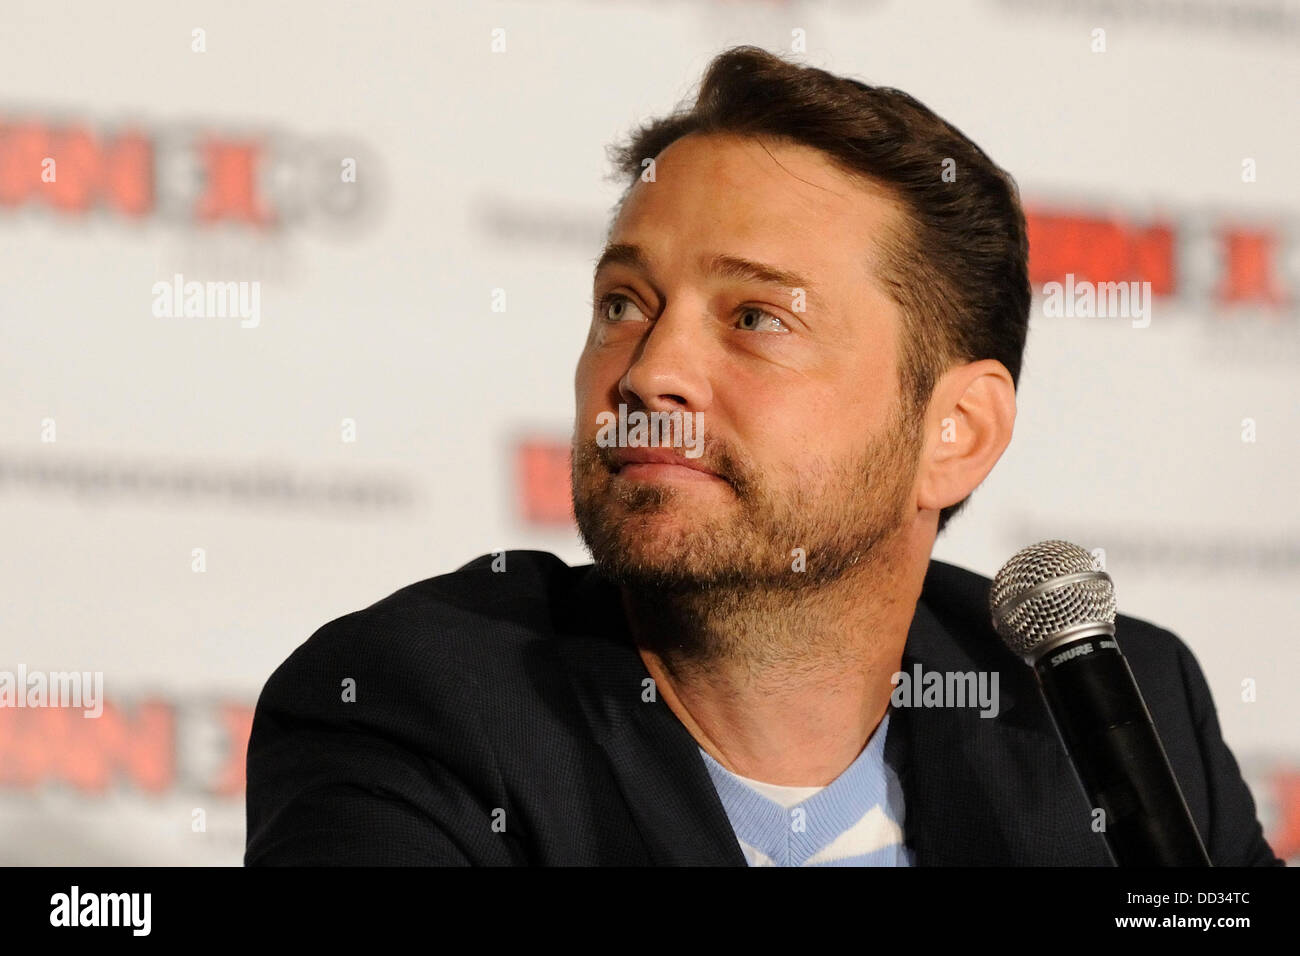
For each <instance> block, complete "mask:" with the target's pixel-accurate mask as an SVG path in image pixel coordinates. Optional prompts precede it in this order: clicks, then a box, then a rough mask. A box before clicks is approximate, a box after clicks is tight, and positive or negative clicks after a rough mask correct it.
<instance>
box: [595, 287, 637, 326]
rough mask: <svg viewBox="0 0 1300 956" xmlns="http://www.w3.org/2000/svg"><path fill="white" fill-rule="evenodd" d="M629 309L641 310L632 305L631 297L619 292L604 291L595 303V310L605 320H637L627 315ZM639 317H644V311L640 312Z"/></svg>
mask: <svg viewBox="0 0 1300 956" xmlns="http://www.w3.org/2000/svg"><path fill="white" fill-rule="evenodd" d="M631 309H635V310H636V311H637V312H641V310H640V309H637V307H636V306H635V305H633V303H632V300H631V299H629V298H628V297H627V296H625V295H623V294H621V293H619V292H606V293H605V294H604V295H602V296H601V297H600V301H599V302H597V303H596V312H597V313H598V314H599V315H600V317H601V318H603V319H604V320H605V321H606V322H635V321H637V320H636V319H631V318H629V317H628V311H629V310H631ZM641 318H642V319H644V318H645V314H644V313H641Z"/></svg>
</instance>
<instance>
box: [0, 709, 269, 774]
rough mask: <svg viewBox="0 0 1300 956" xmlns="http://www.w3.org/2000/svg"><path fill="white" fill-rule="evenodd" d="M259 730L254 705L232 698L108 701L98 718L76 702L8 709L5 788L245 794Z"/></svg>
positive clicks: (2, 760)
mask: <svg viewBox="0 0 1300 956" xmlns="http://www.w3.org/2000/svg"><path fill="white" fill-rule="evenodd" d="M252 728H253V708H252V707H250V706H248V705H247V704H243V703H238V702H232V701H216V702H211V703H192V702H185V703H180V702H176V701H168V700H161V699H149V700H141V701H138V702H136V703H135V704H134V705H132V706H124V705H122V704H120V703H110V702H108V701H105V702H104V712H103V713H102V714H101V715H100V716H99V717H96V718H87V717H85V716H83V713H82V710H81V709H79V708H72V707H24V708H17V707H0V790H17V791H36V790H40V789H41V788H44V787H49V786H62V787H66V788H70V789H71V790H74V791H76V792H80V793H86V794H97V793H103V792H105V791H107V790H109V789H110V788H112V789H116V788H126V789H134V790H138V791H140V792H143V793H150V794H161V793H167V792H174V791H181V790H184V791H197V792H201V793H209V794H213V795H215V796H218V797H237V796H240V795H241V794H243V792H244V760H245V755H246V754H247V751H248V735H249V733H250V732H251V731H252Z"/></svg>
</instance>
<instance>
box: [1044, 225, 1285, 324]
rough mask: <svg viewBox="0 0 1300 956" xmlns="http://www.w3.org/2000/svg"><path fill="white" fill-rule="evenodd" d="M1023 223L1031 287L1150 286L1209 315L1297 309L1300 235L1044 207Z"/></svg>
mask: <svg viewBox="0 0 1300 956" xmlns="http://www.w3.org/2000/svg"><path fill="white" fill-rule="evenodd" d="M1025 218H1026V220H1027V222H1028V226H1029V280H1030V282H1031V283H1032V284H1033V285H1034V286H1035V287H1041V286H1042V285H1043V283H1046V282H1057V281H1060V280H1061V279H1063V278H1064V277H1065V276H1066V274H1068V273H1072V274H1073V275H1074V276H1075V279H1076V280H1087V281H1089V282H1097V283H1101V282H1126V281H1127V282H1150V283H1151V292H1152V294H1154V295H1157V296H1175V295H1176V296H1180V297H1182V298H1184V299H1186V300H1188V301H1189V303H1191V304H1196V305H1203V306H1207V307H1210V308H1213V307H1214V306H1216V305H1220V306H1258V307H1263V308H1267V309H1274V310H1275V309H1280V308H1292V307H1294V306H1295V305H1297V303H1300V294H1298V293H1300V274H1296V273H1297V271H1300V230H1290V232H1289V233H1288V230H1286V229H1285V228H1284V227H1283V226H1282V225H1271V226H1269V225H1245V224H1241V223H1232V222H1227V221H1223V222H1220V223H1218V224H1210V223H1208V222H1207V221H1205V220H1198V219H1192V218H1187V219H1185V220H1182V221H1178V220H1173V219H1169V220H1161V221H1155V222H1145V221H1139V220H1137V219H1133V218H1129V217H1126V216H1125V215H1123V214H1111V215H1099V214H1090V213H1084V212H1072V211H1067V210H1061V209H1050V208H1045V207H1043V206H1031V207H1028V208H1026V210H1025ZM1287 273H1290V274H1289V275H1288V274H1287Z"/></svg>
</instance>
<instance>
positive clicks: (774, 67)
mask: <svg viewBox="0 0 1300 956" xmlns="http://www.w3.org/2000/svg"><path fill="white" fill-rule="evenodd" d="M691 133H703V134H708V133H722V134H739V135H756V136H769V137H774V138H778V139H783V140H786V141H789V142H793V143H798V144H802V145H805V146H811V147H814V148H816V149H819V150H821V151H822V152H823V153H825V154H827V155H828V156H830V157H831V158H832V159H833V160H834V161H835V162H836V163H837V165H838V166H840V167H841V168H842V169H844V170H845V171H846V172H847V173H849V174H850V175H853V176H857V177H861V178H864V179H865V180H867V181H869V182H871V183H874V184H878V185H882V186H884V187H885V188H886V190H887V191H888V192H889V194H890V195H892V196H893V197H894V198H895V199H896V200H898V201H899V202H900V204H901V205H902V208H903V210H904V234H903V235H900V236H893V237H889V238H887V239H884V240H882V241H881V244H880V250H879V251H880V264H879V268H878V274H879V278H880V280H881V282H883V283H884V285H885V287H886V289H887V290H888V291H889V293H890V295H891V296H892V297H893V298H894V300H895V301H896V302H897V303H898V305H899V307H900V308H901V310H902V312H903V315H904V323H905V329H904V334H903V336H902V343H903V344H902V347H901V351H902V354H901V355H900V357H899V360H900V370H899V372H900V375H901V377H902V391H903V395H902V397H903V399H904V400H905V401H908V402H909V403H910V405H911V408H912V411H913V414H916V415H919V414H920V413H921V411H922V410H924V408H925V406H926V405H927V404H928V402H929V400H930V394H931V392H932V391H933V390H934V385H935V382H936V381H937V380H938V377H939V375H940V374H942V373H943V371H944V370H946V369H947V368H949V367H950V366H952V365H954V364H957V363H959V362H971V361H976V360H978V359H983V358H992V359H997V360H998V361H999V362H1001V363H1002V364H1003V365H1005V366H1006V368H1007V370H1008V371H1009V372H1010V373H1011V378H1012V381H1013V382H1016V383H1019V379H1020V363H1021V357H1022V355H1023V353H1024V347H1025V336H1026V333H1027V331H1028V327H1029V306H1030V299H1031V296H1032V293H1031V289H1030V285H1029V274H1028V258H1029V241H1028V238H1027V236H1026V231H1025V216H1024V212H1023V211H1022V209H1021V207H1020V196H1019V191H1018V189H1017V188H1016V184H1015V180H1013V179H1012V178H1011V176H1010V175H1008V174H1007V173H1006V172H1005V171H1004V170H1002V169H1000V168H999V167H998V166H996V165H995V164H994V163H993V161H992V160H990V159H989V158H988V156H987V155H985V153H984V151H983V150H981V149H980V148H979V147H978V146H976V145H975V144H974V143H973V142H971V141H970V139H968V138H967V137H966V136H965V135H964V134H963V133H962V132H961V130H959V129H957V128H956V127H955V126H953V125H952V124H951V123H949V122H947V121H946V120H944V119H942V118H940V117H939V116H937V115H935V114H934V113H933V112H932V111H931V110H930V109H928V108H927V107H926V106H924V105H923V104H921V103H919V102H918V101H917V100H915V99H914V98H912V97H911V96H909V95H908V94H907V93H904V92H902V91H901V90H896V89H892V88H890V87H883V86H868V85H867V84H865V83H862V82H859V81H858V80H853V79H848V78H846V77H839V76H835V75H834V74H832V73H828V72H826V71H825V70H820V69H816V68H814V67H807V66H801V65H799V64H796V63H791V62H788V61H786V60H783V59H781V58H780V57H778V56H775V55H774V54H771V53H768V52H767V51H765V50H762V49H760V48H758V47H754V46H738V47H733V48H732V49H730V50H727V51H725V52H723V53H721V54H719V55H718V56H716V57H715V58H714V59H713V61H712V62H711V63H710V64H709V66H708V69H707V71H706V72H705V74H704V78H703V79H702V80H701V83H700V90H699V93H698V95H697V97H696V101H695V103H694V105H692V106H691V107H690V108H689V109H686V108H682V107H679V108H678V109H677V111H676V112H674V113H673V114H671V115H670V116H667V117H664V118H662V119H658V120H653V121H651V122H649V123H646V124H645V125H643V126H641V127H640V128H638V129H637V130H636V131H635V132H633V133H632V134H631V136H630V137H629V138H628V140H627V141H626V143H625V144H624V145H622V146H613V147H610V158H611V160H612V161H613V163H614V165H615V168H616V170H617V172H618V173H619V174H621V175H622V176H623V177H625V178H626V179H630V180H631V181H630V183H629V185H628V187H627V189H628V190H629V191H630V190H631V188H632V186H634V185H635V184H636V182H637V180H638V179H639V178H640V175H641V172H642V160H643V159H645V158H653V157H655V156H658V155H659V153H660V152H662V151H663V150H664V149H666V148H667V147H668V146H669V144H671V143H673V142H674V141H676V140H678V139H680V138H681V137H683V136H686V135H689V134H691ZM947 160H952V162H953V163H955V166H953V165H952V164H951V163H950V164H947V165H948V168H951V169H953V170H954V171H955V174H956V179H955V181H951V182H946V181H944V178H942V175H941V174H942V173H943V171H944V169H945V161H947ZM626 195H627V193H626V192H625V193H624V198H626ZM621 204H622V200H620V203H619V205H620V206H621ZM966 500H967V499H962V500H961V501H959V502H957V503H956V504H954V505H950V506H949V507H947V508H944V509H943V510H942V511H941V512H940V514H939V530H940V531H942V530H943V528H944V526H945V525H946V524H947V523H948V520H949V519H950V518H951V517H952V516H953V515H954V514H956V513H957V512H958V511H959V510H960V509H961V507H962V506H963V505H965V503H966Z"/></svg>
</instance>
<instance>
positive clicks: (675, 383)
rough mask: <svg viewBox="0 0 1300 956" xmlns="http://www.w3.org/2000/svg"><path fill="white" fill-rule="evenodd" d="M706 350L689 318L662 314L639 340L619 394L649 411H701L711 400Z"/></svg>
mask: <svg viewBox="0 0 1300 956" xmlns="http://www.w3.org/2000/svg"><path fill="white" fill-rule="evenodd" d="M706 350H707V343H706V341H705V336H704V335H703V334H702V332H700V331H699V330H697V329H696V328H695V326H693V325H692V323H691V321H690V319H689V318H684V317H683V316H681V315H680V314H676V315H671V316H670V315H669V314H668V313H667V312H665V313H663V314H662V315H660V316H659V318H658V319H656V320H655V323H654V325H653V327H652V328H651V329H650V332H649V333H648V334H647V335H646V337H645V338H644V339H642V340H641V344H640V346H639V348H638V351H637V355H636V358H635V359H634V360H633V362H632V364H631V366H629V367H628V370H627V372H626V373H625V374H624V375H623V378H622V379H621V380H620V381H619V383H618V393H619V395H620V396H621V397H622V398H623V400H624V401H626V402H627V403H628V404H629V405H636V404H639V405H641V406H642V407H643V408H645V409H646V410H647V411H652V412H653V411H687V412H702V411H704V410H705V409H707V408H708V407H709V405H710V404H711V403H712V401H713V387H712V385H711V384H710V381H709V375H708V371H707V356H706Z"/></svg>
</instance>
